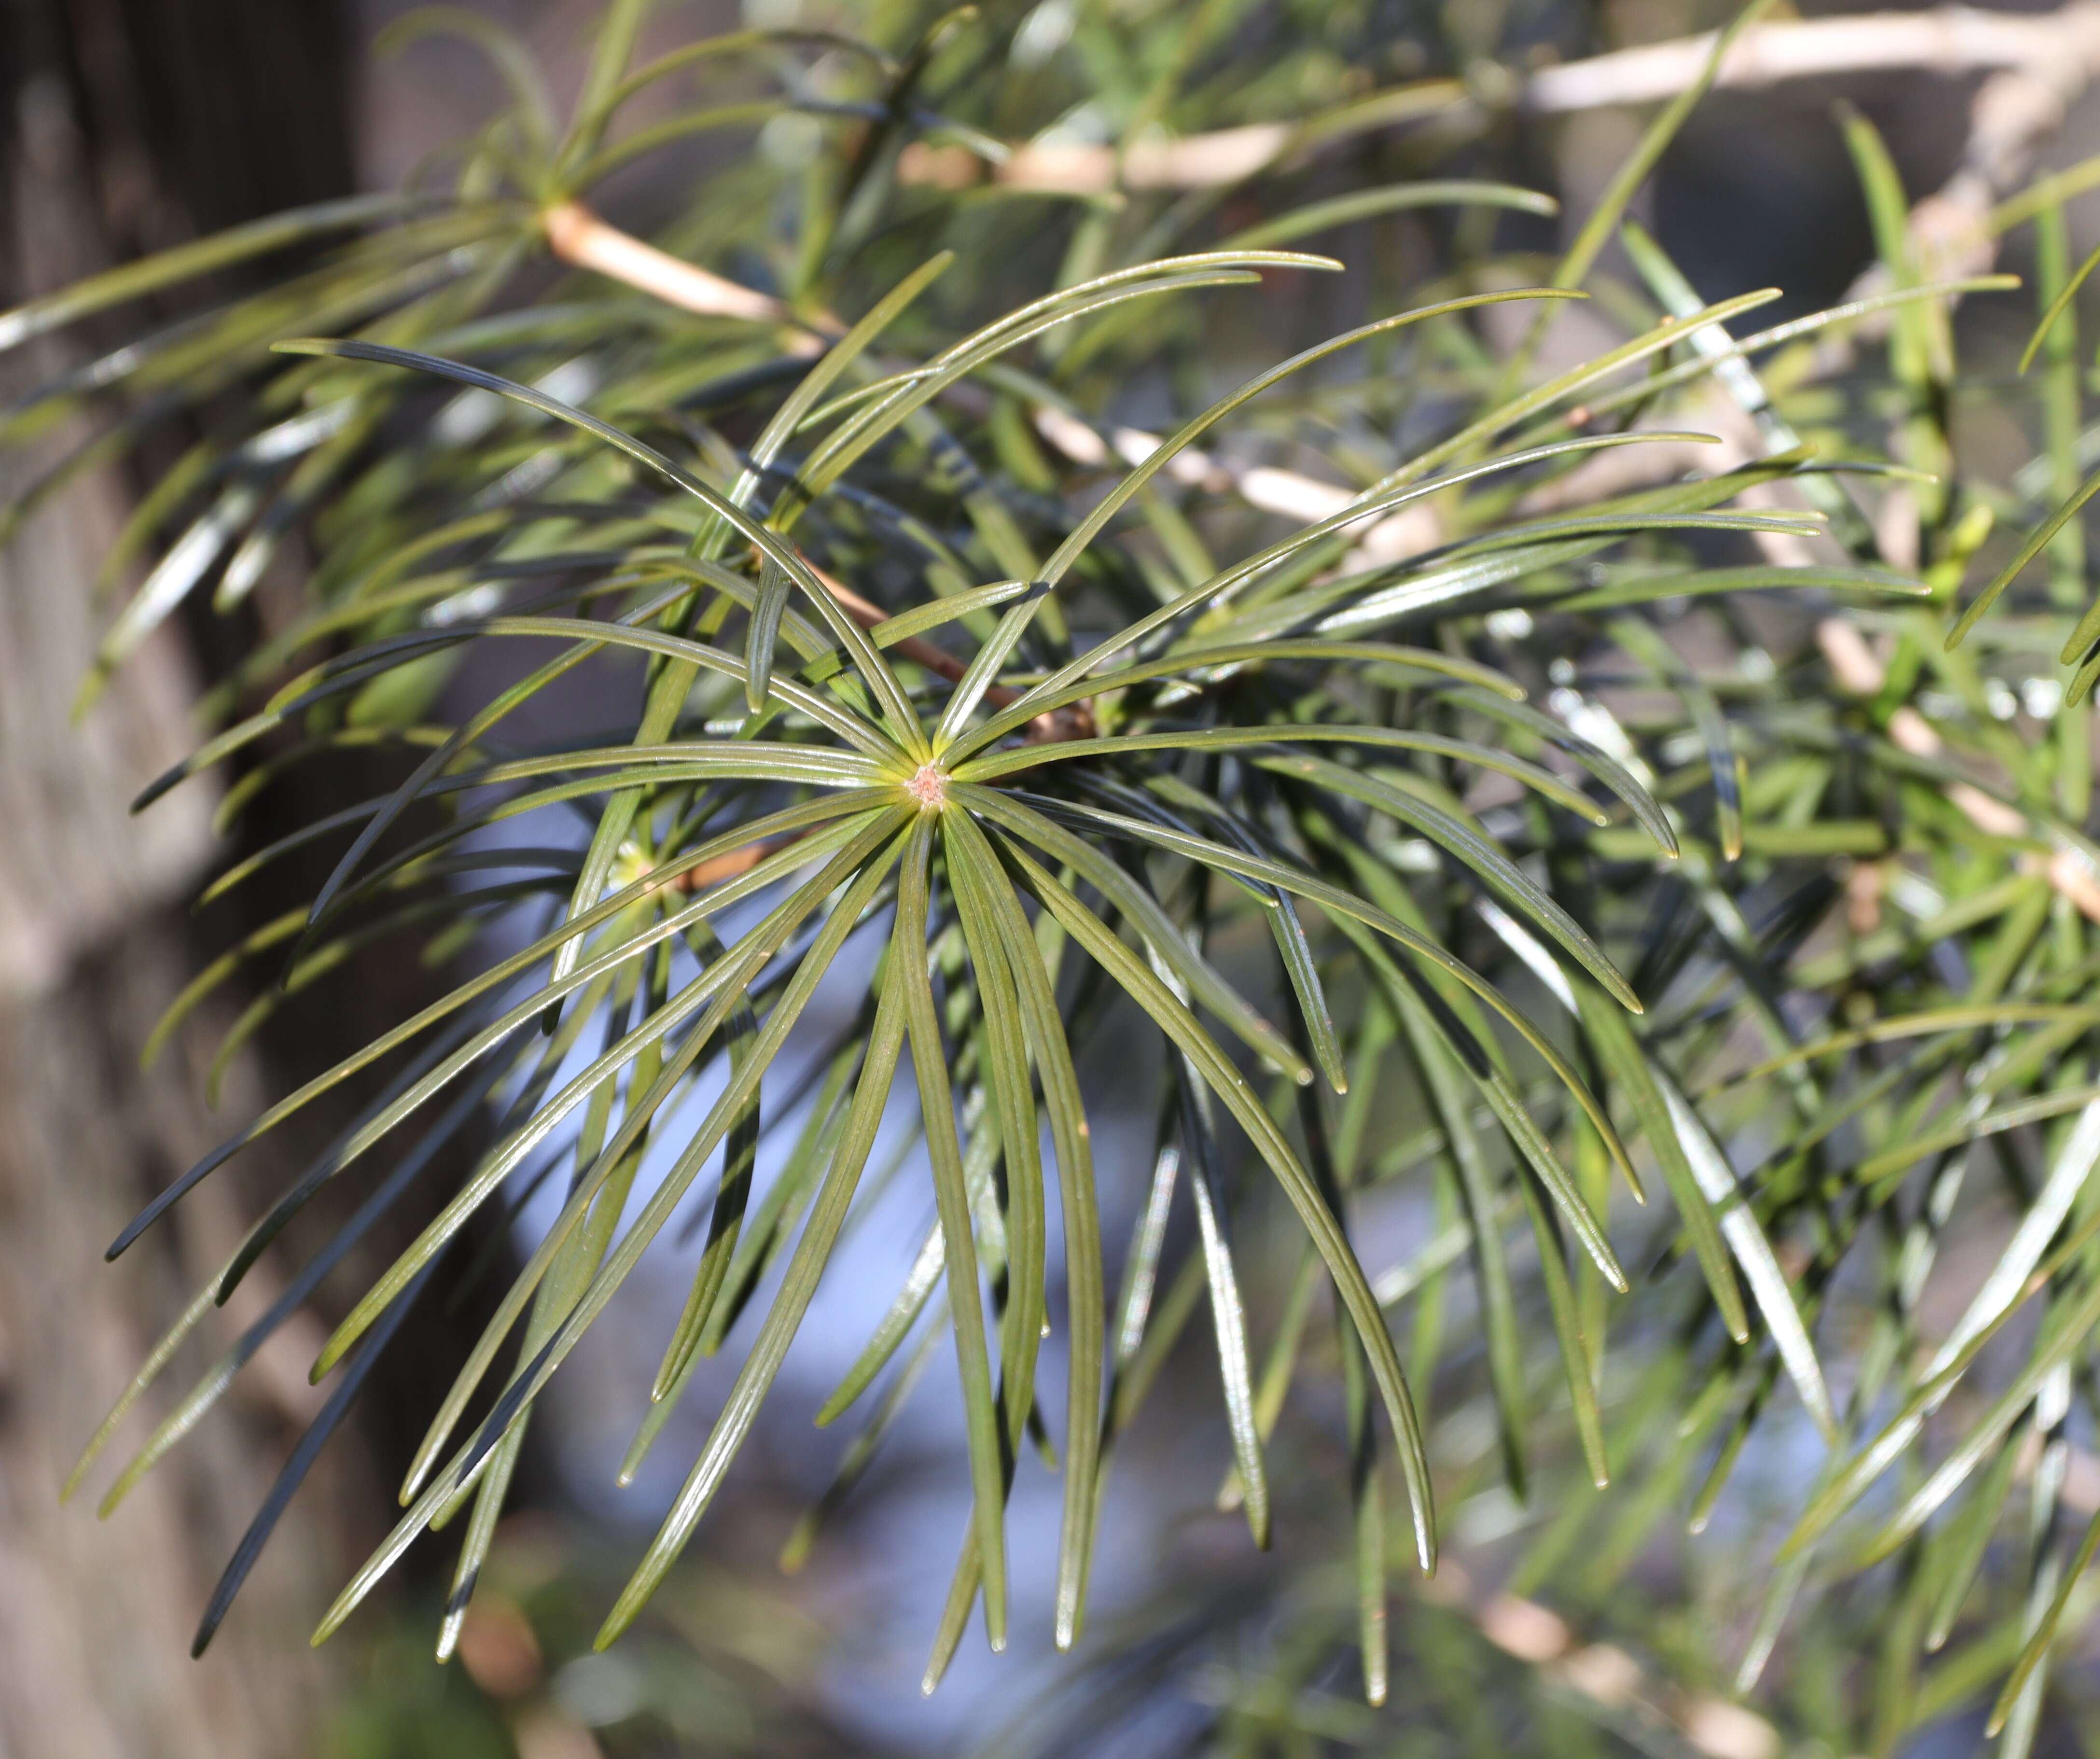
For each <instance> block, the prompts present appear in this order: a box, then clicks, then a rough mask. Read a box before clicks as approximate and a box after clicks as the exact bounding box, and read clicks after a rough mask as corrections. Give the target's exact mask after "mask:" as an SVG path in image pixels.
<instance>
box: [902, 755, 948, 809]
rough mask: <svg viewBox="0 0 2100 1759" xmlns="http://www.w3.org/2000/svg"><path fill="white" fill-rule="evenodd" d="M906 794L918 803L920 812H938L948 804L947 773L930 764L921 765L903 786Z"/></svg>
mask: <svg viewBox="0 0 2100 1759" xmlns="http://www.w3.org/2000/svg"><path fill="white" fill-rule="evenodd" d="M904 791H905V793H907V794H909V795H911V798H913V799H914V800H915V801H917V802H919V810H920V811H922V812H937V811H940V809H941V808H942V807H945V806H946V805H947V803H948V776H947V771H945V770H942V769H941V768H939V767H937V766H935V765H933V764H931V763H925V764H921V765H920V767H919V773H918V774H917V775H915V776H913V777H912V778H911V780H910V781H908V782H907V783H906V784H904Z"/></svg>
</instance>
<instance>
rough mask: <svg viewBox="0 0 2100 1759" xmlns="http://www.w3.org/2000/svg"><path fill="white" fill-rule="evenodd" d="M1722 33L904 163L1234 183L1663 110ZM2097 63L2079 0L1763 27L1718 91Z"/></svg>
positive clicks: (2098, 44) (2058, 70) (2093, 7)
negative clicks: (1456, 117) (1491, 117)
mask: <svg viewBox="0 0 2100 1759" xmlns="http://www.w3.org/2000/svg"><path fill="white" fill-rule="evenodd" d="M1713 47H1714V33H1712V32H1706V33H1702V34H1701V35H1699V36H1696V37H1680V38H1675V39H1674V40H1673V41H1671V42H1659V43H1649V44H1645V45H1643V46H1640V47H1639V48H1634V49H1619V50H1614V51H1612V52H1611V53H1609V54H1606V55H1591V56H1590V57H1588V58H1587V59H1586V60H1580V61H1570V62H1568V63H1567V64H1565V65H1564V66H1560V67H1546V68H1541V69H1537V71H1536V72H1533V73H1529V74H1528V75H1511V74H1507V73H1504V74H1502V76H1501V77H1500V78H1499V79H1498V81H1497V82H1495V83H1493V84H1492V85H1490V84H1489V83H1488V82H1485V81H1482V80H1478V79H1476V80H1475V81H1473V82H1471V83H1470V84H1462V83H1461V82H1458V81H1456V80H1434V81H1423V82H1419V83H1418V84H1416V85H1413V86H1399V87H1396V88H1394V89H1393V90H1392V91H1386V92H1383V93H1380V94H1379V95H1376V96H1375V97H1373V98H1370V99H1365V100H1364V101H1363V102H1362V103H1361V104H1356V105H1352V107H1351V108H1350V109H1349V110H1348V112H1346V113H1344V114H1343V116H1342V117H1338V118H1336V119H1335V122H1332V123H1331V124H1330V125H1329V126H1326V127H1324V128H1321V129H1320V130H1317V132H1314V131H1312V130H1307V129H1305V128H1304V127H1302V126H1293V125H1291V124H1289V123H1284V122H1255V123H1250V124H1246V125H1244V126H1241V127H1237V128H1222V129H1216V130H1211V131H1209V132H1207V133H1203V134H1196V135H1183V136H1182V137H1181V138H1180V139H1171V140H1144V141H1134V142H1131V143H1128V144H1125V145H1123V146H1121V147H1116V146H1103V145H1094V144H1088V143H1083V142H1029V143H1026V144H1022V145H1019V146H1016V147H1013V148H1010V149H1008V152H1006V154H1005V155H1004V157H1001V158H999V159H998V160H996V161H991V160H986V159H979V158H977V157H976V156H975V155H973V154H972V153H971V152H970V151H969V149H968V148H964V147H960V146H946V147H937V148H929V147H927V146H924V144H914V146H913V148H911V149H909V150H907V152H906V154H905V155H904V157H903V158H902V161H900V166H899V170H900V172H901V175H903V176H904V177H905V178H906V179H908V180H917V181H920V182H925V183H937V184H944V185H947V186H950V187H954V186H957V185H961V184H967V183H973V182H976V181H979V180H981V179H986V178H989V179H990V180H992V181H995V182H997V183H1002V184H1004V185H1007V186H1008V187H1009V188H1023V189H1038V190H1042V191H1044V192H1053V193H1057V194H1063V195H1105V194H1107V193H1109V192H1112V191H1114V190H1118V189H1124V190H1153V189H1208V188H1218V187H1220V186H1221V185H1224V184H1229V183H1240V182H1242V181H1244V180H1245V179H1247V178H1250V177H1253V176H1255V175H1257V174H1259V173H1260V172H1262V171H1264V170H1270V169H1273V168H1274V167H1277V166H1280V165H1282V164H1283V163H1285V162H1286V161H1292V160H1295V159H1296V158H1299V157H1304V155H1305V154H1306V153H1308V152H1312V151H1314V150H1316V149H1317V148H1321V147H1326V146H1330V145H1333V144H1337V143H1339V142H1340V141H1342V140H1344V139H1348V138H1350V137H1351V136H1352V135H1357V134H1360V133H1361V132H1363V131H1364V130H1365V129H1367V128H1374V127H1387V126H1392V124H1394V123H1396V122H1410V121H1415V120H1418V119H1420V118H1421V117H1426V116H1430V115H1435V114H1438V113H1444V114H1452V113H1458V112H1460V111H1462V110H1465V109H1467V108H1485V107H1493V108H1503V107H1507V108H1517V109H1523V110H1529V111H1532V112H1533V113H1540V114H1549V115H1550V114H1558V113H1568V112H1570V111H1577V110H1594V109H1601V108H1607V107H1609V106H1611V105H1614V104H1653V103H1656V102H1658V101H1660V100H1661V99H1665V98H1674V97H1675V96H1676V95H1678V94H1679V93H1680V92H1683V91H1688V90H1689V89H1690V88H1691V86H1692V85H1693V83H1694V82H1696V80H1697V79H1698V77H1699V76H1700V73H1701V71H1702V69H1704V68H1705V64H1706V60H1707V57H1708V56H1709V55H1710V54H1711V53H1712V51H1713ZM2096 64H2100V0H2072V3H2071V4H2070V5H2068V6H2065V7H2061V8H2059V9H2058V11H2054V12H2050V13H2045V14H2041V15H2028V16H2015V15H2007V14H2005V13H2001V12H1986V11H1979V10H1977V9H1975V8H1973V7H1960V6H1952V7H1938V8H1935V10H1934V11H1929V12H1882V13H1869V14H1865V15H1860V16H1855V17H1846V18H1823V19H1807V20H1789V21H1784V22H1780V23H1775V24H1760V25H1755V26H1753V27H1752V28H1751V29H1749V30H1746V31H1745V32H1744V33H1743V34H1742V35H1741V36H1740V38H1737V39H1736V42H1735V44H1734V46H1732V48H1731V49H1730V51H1729V52H1728V55H1727V58H1726V59H1725V60H1723V62H1722V64H1721V66H1720V69H1719V70H1718V74H1717V76H1716V77H1715V80H1714V83H1715V85H1717V86H1728V87H1735V88H1738V89H1741V88H1754V87H1762V86H1776V85H1780V84H1784V83H1785V82H1789V81H1793V80H1801V79H1826V78H1831V77H1839V76H1842V75H1845V74H1848V73H1878V72H1886V71H1889V70H1891V69H1916V70H1917V71H1920V72H1926V73H1943V74H1960V73H2001V72H2005V71H2008V70H2010V71H2014V72H2016V73H2019V74H2020V75H2021V76H2023V77H2026V78H2028V79H2030V80H2036V79H2039V80H2044V81H2047V80H2052V79H2054V78H2056V77H2058V76H2060V75H2061V74H2062V73H2064V72H2065V71H2066V69H2067V68H2071V67H2078V66H2082V67H2084V68H2085V69H2089V70H2090V69H2093V67H2094V66H2095V65H2096ZM2090 77H2093V73H2092V72H2091V71H2088V72H2087V73H2085V74H2084V75H2083V76H2082V77H2080V83H2081V84H2082V83H2084V81H2085V79H2088V78H2090Z"/></svg>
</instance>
